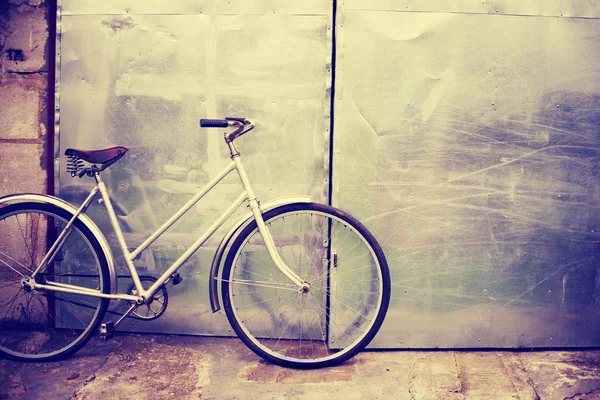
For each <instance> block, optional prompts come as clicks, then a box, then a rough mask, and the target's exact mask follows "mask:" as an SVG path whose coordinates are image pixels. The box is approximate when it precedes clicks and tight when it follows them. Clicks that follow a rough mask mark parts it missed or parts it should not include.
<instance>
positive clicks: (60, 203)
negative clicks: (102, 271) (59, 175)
mask: <svg viewBox="0 0 600 400" xmlns="http://www.w3.org/2000/svg"><path fill="white" fill-rule="evenodd" d="M22 202H30V203H42V204H52V205H54V206H56V207H58V208H61V209H63V210H65V211H67V212H69V213H71V214H75V213H76V212H77V208H76V207H75V206H74V205H72V204H71V203H68V202H66V201H64V200H62V199H59V198H58V197H54V196H48V195H41V194H35V193H23V194H13V195H8V196H4V197H0V206H2V205H5V204H6V205H7V204H14V203H22ZM79 219H80V220H81V222H83V224H84V225H85V226H86V228H88V229H89V230H90V231H91V232H92V233H93V234H94V236H95V237H96V239H98V242H99V243H100V247H101V248H102V251H103V252H104V256H105V258H106V262H107V264H108V274H109V277H110V292H111V293H112V294H115V293H117V274H116V272H115V265H114V261H113V255H112V251H111V250H110V245H109V244H108V241H107V240H106V238H105V237H104V235H103V234H102V232H101V231H100V228H98V226H97V225H96V224H95V223H94V221H92V220H91V219H90V217H88V216H87V215H85V214H80V215H79Z"/></svg>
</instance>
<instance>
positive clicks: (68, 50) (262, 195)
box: [56, 1, 331, 335]
mask: <svg viewBox="0 0 600 400" xmlns="http://www.w3.org/2000/svg"><path fill="white" fill-rule="evenodd" d="M232 3H233V4H232ZM123 4H125V6H124V5H123ZM244 4H245V3H244V2H221V3H218V2H209V1H200V2H188V1H185V2H182V1H179V2H177V1H169V2H150V3H147V2H144V1H130V2H125V3H123V2H80V1H77V2H74V1H63V2H62V4H61V6H62V10H63V12H62V13H61V14H60V18H59V28H60V31H59V40H60V43H59V47H58V48H59V49H60V53H59V57H57V59H58V63H59V66H58V74H57V76H59V77H60V80H59V81H58V82H57V88H58V87H59V88H60V92H59V103H57V104H59V105H60V110H59V112H58V113H57V122H58V127H59V132H60V134H59V135H58V137H59V145H58V147H57V157H62V158H60V160H59V162H58V163H57V165H58V167H57V169H56V173H57V174H58V177H57V178H58V179H56V182H57V188H56V191H57V193H58V194H59V196H60V197H62V198H65V199H67V200H70V201H73V202H75V203H79V202H81V201H82V200H83V197H82V196H83V190H84V189H89V188H90V185H89V184H88V183H86V182H85V180H80V179H78V178H71V177H70V176H68V174H67V173H66V172H65V170H64V168H65V159H64V156H63V154H64V150H65V149H66V148H69V147H77V148H102V147H107V146H111V145H116V144H118V145H124V146H127V147H128V148H129V149H130V152H129V153H128V155H127V156H126V157H125V158H124V159H122V160H121V161H119V162H118V163H117V164H115V165H114V166H112V167H111V168H110V169H109V170H108V172H107V173H105V174H104V177H105V180H106V182H107V186H108V187H109V188H110V189H111V190H112V193H113V198H114V200H115V202H116V206H117V207H116V208H117V214H118V215H119V220H120V221H121V223H122V224H123V225H124V229H125V231H126V238H127V240H128V242H129V243H130V244H131V245H136V244H139V243H140V242H141V240H142V238H143V237H145V236H147V235H149V234H150V233H151V232H152V231H153V230H154V229H155V228H157V227H158V226H159V225H160V224H161V223H162V222H163V221H165V220H166V219H167V217H168V216H170V215H171V214H172V213H173V212H174V211H175V210H176V209H177V208H178V207H179V206H181V205H183V204H184V203H185V202H186V201H187V200H188V199H189V198H190V197H191V194H192V193H195V191H196V190H197V188H198V187H200V186H203V185H204V184H205V183H207V182H208V181H209V178H210V177H212V176H214V175H215V174H216V173H217V172H219V171H220V170H221V169H222V167H223V166H224V165H225V163H226V162H228V161H229V158H228V153H227V151H226V150H225V144H224V143H223V141H222V131H221V130H215V129H212V130H211V129H202V130H201V129H200V128H199V126H198V120H199V118H200V117H210V118H222V117H224V116H245V117H248V118H253V119H255V120H256V121H257V122H258V126H257V128H256V129H255V130H254V131H252V132H250V133H249V134H248V135H247V136H245V137H243V138H241V139H240V140H239V141H238V142H239V143H238V149H239V150H240V152H241V153H242V156H243V160H244V165H245V167H246V169H247V172H248V174H249V177H250V180H251V182H252V183H253V185H254V186H253V187H254V189H255V192H256V194H257V196H258V197H259V199H261V200H262V201H263V202H266V201H268V200H273V199H275V198H278V197H283V196H292V195H307V194H308V195H312V196H313V198H314V199H315V200H316V201H321V202H326V201H327V199H326V193H327V186H326V179H327V177H328V176H329V173H328V170H327V169H328V162H327V159H328V156H327V154H328V146H329V143H328V141H329V139H328V138H329V133H328V131H329V108H330V100H329V97H328V88H329V86H330V84H331V82H330V81H331V77H330V72H329V71H328V68H329V66H328V64H329V63H330V59H331V39H330V32H331V29H330V25H331V22H330V20H331V7H330V6H329V5H328V4H327V3H325V5H323V2H319V3H317V2H313V3H312V4H317V5H318V7H316V8H314V7H313V8H312V9H311V8H310V4H311V3H310V2H309V3H306V4H305V5H304V6H300V5H297V6H296V7H292V6H289V7H287V9H285V10H284V12H283V13H278V12H277V10H278V9H281V7H275V8H273V7H271V6H272V5H273V4H276V2H268V1H265V2H253V4H254V6H253V7H245V6H244ZM199 5H202V7H204V6H206V7H207V8H209V9H210V10H209V11H210V12H211V13H212V14H211V15H207V13H199V11H198V10H197V8H196V6H199ZM99 6H100V7H99ZM231 7H233V8H231ZM307 10H309V11H310V12H308V11H307ZM273 11H275V13H274V12H273ZM232 12H234V13H237V14H244V13H245V14H246V15H243V16H242V15H220V14H230V13H232ZM247 14H252V15H247ZM238 182H239V181H238V179H237V177H236V176H235V173H234V174H233V175H232V176H231V177H228V178H227V179H226V181H225V184H224V186H223V187H217V190H216V192H215V193H214V194H212V193H211V194H210V195H209V197H208V198H207V199H203V200H202V201H201V202H200V204H199V207H197V208H194V209H192V210H191V212H190V214H191V215H189V216H186V217H185V219H184V220H182V221H180V222H178V224H177V225H175V226H174V227H173V231H172V232H170V233H167V235H166V236H165V237H164V238H162V239H159V241H157V242H156V244H153V245H152V248H151V249H152V250H151V251H147V252H144V253H142V255H141V256H140V258H139V260H136V266H137V268H138V270H139V271H141V274H143V275H152V276H158V275H159V274H160V273H161V272H162V271H164V270H165V269H166V267H167V266H168V265H169V262H170V261H173V260H174V259H175V258H176V257H178V256H179V255H180V254H181V253H182V252H183V251H184V249H185V248H186V246H187V245H189V244H191V243H192V242H193V241H194V240H195V239H196V238H197V237H198V233H199V232H203V231H204V229H206V228H207V227H208V226H209V225H210V224H211V223H212V221H213V220H214V219H215V218H216V216H217V215H218V213H219V212H221V211H224V210H225V209H226V208H227V207H228V206H229V204H230V203H231V202H232V201H233V200H234V199H235V197H237V195H238V194H239V193H240V192H241V186H240V185H239V183H238ZM242 208H243V209H242V210H241V211H239V212H238V213H237V214H236V215H235V216H234V217H233V218H232V220H231V223H230V224H229V225H227V227H228V226H230V225H231V224H232V223H233V222H234V221H235V219H236V218H235V217H236V216H238V217H239V216H240V215H243V213H246V212H247V210H246V209H245V208H244V207H242ZM89 213H90V214H91V216H92V217H93V218H94V220H95V221H96V222H98V224H99V225H100V226H101V227H102V228H103V229H106V231H107V232H110V228H109V224H108V219H107V218H106V217H105V214H104V213H103V210H102V209H100V207H99V206H98V205H95V206H94V207H92V209H91V210H90V212H89ZM225 231H226V230H225V228H222V229H221V230H220V231H219V232H217V234H216V237H219V239H220V236H219V235H222V234H223V233H225ZM109 239H110V240H111V242H112V243H116V241H115V239H114V237H113V236H112V235H111V236H109ZM217 243H218V241H215V240H211V241H210V242H209V243H208V244H207V246H206V248H205V249H201V250H199V251H198V252H197V254H195V255H194V256H193V257H192V258H191V259H190V260H189V261H188V262H187V263H186V264H185V265H184V267H183V268H182V269H181V270H180V272H181V274H182V276H183V282H182V283H181V284H180V285H178V286H170V287H169V295H170V299H169V306H168V311H167V313H166V314H165V315H164V316H163V317H161V318H160V319H159V320H157V321H154V322H151V323H141V322H139V321H134V322H131V321H128V322H127V323H126V324H125V325H124V326H123V328H124V329H134V330H138V331H154V332H157V331H158V332H168V333H202V334H218V335H225V334H228V333H229V325H228V323H227V321H226V318H225V317H224V314H212V313H211V312H210V306H209V302H208V291H207V287H208V280H209V279H208V272H209V268H210V263H211V261H212V255H213V253H214V247H215V246H216V244H217ZM132 247H133V246H132ZM114 252H115V254H118V250H116V248H115V249H114ZM118 262H119V264H120V266H119V273H120V274H126V273H125V271H126V270H125V268H124V263H123V262H122V260H118ZM130 282H131V281H130V280H129V279H126V278H122V279H119V289H120V290H121V291H125V290H127V288H128V285H129V284H130ZM113 303H114V302H113ZM117 308H118V307H117Z"/></svg>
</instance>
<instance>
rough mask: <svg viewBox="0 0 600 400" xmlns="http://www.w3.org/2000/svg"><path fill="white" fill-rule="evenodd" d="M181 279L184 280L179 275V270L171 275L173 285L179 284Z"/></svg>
mask: <svg viewBox="0 0 600 400" xmlns="http://www.w3.org/2000/svg"><path fill="white" fill-rule="evenodd" d="M181 281H183V278H182V277H181V275H179V272H178V273H176V274H174V275H172V276H171V283H172V284H173V285H179V284H180V283H181Z"/></svg>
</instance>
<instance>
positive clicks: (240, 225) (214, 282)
mask: <svg viewBox="0 0 600 400" xmlns="http://www.w3.org/2000/svg"><path fill="white" fill-rule="evenodd" d="M310 201H311V197H310V196H297V197H286V198H282V199H278V200H273V201H271V202H269V203H266V204H264V205H261V206H260V211H261V212H262V213H263V214H264V213H265V212H267V211H269V210H271V209H273V208H275V207H279V206H283V205H286V204H291V203H310ZM252 221H254V217H253V216H252V213H250V212H249V213H248V214H246V215H245V216H244V217H243V218H241V219H240V220H239V221H238V222H237V223H236V224H235V225H234V226H233V228H231V229H230V230H229V232H227V234H226V235H225V236H224V237H223V239H222V240H221V243H219V246H218V247H217V250H216V252H215V256H214V258H213V262H212V265H211V267H210V281H209V284H208V287H209V294H210V307H211V308H212V311H213V312H217V311H219V310H220V309H221V303H220V302H219V281H218V279H219V275H220V273H221V269H222V266H223V263H224V260H225V257H224V256H225V254H227V250H229V248H230V247H231V244H232V243H233V242H234V240H235V239H236V238H237V236H238V235H239V234H240V232H241V231H242V230H243V229H244V228H245V227H246V226H247V225H248V224H250V223H252Z"/></svg>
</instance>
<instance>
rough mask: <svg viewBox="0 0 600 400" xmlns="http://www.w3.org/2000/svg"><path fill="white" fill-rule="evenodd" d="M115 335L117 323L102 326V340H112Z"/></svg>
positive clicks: (107, 323)
mask: <svg viewBox="0 0 600 400" xmlns="http://www.w3.org/2000/svg"><path fill="white" fill-rule="evenodd" d="M114 334H115V323H114V322H112V321H110V322H106V323H104V324H102V325H100V339H101V340H102V341H103V342H106V341H107V340H110V339H112V338H113V337H114Z"/></svg>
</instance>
